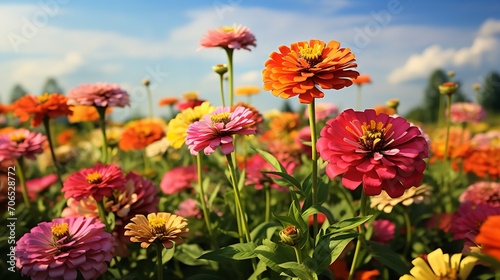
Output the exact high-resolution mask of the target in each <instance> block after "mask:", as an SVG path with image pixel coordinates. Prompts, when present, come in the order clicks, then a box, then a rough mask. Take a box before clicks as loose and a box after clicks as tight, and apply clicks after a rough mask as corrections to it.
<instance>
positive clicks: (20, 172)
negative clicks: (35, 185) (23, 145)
mask: <svg viewBox="0 0 500 280" xmlns="http://www.w3.org/2000/svg"><path fill="white" fill-rule="evenodd" d="M17 176H18V177H19V184H20V185H21V191H22V194H23V201H24V204H25V205H26V208H28V209H30V208H31V203H30V199H29V197H28V190H27V188H26V178H25V176H24V158H23V157H19V158H18V159H17Z"/></svg>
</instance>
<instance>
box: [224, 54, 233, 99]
mask: <svg viewBox="0 0 500 280" xmlns="http://www.w3.org/2000/svg"><path fill="white" fill-rule="evenodd" d="M225 50H226V54H227V71H228V73H229V106H231V107H232V106H233V104H234V102H233V98H234V79H233V78H234V77H233V51H234V49H230V48H225Z"/></svg>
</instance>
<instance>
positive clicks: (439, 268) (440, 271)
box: [399, 249, 477, 280]
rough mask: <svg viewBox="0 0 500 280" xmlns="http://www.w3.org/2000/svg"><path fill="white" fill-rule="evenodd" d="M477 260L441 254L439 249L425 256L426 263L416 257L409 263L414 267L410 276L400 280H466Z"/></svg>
mask: <svg viewBox="0 0 500 280" xmlns="http://www.w3.org/2000/svg"><path fill="white" fill-rule="evenodd" d="M476 260H477V258H475V257H473V256H466V257H465V258H463V259H462V254H454V255H452V256H451V258H450V255H448V254H443V251H442V250H441V249H436V250H434V251H433V252H431V253H429V254H428V255H427V261H428V262H426V261H425V260H424V259H422V258H420V257H418V258H416V259H414V260H413V261H412V262H411V263H412V264H413V265H414V267H413V268H412V269H411V270H410V274H411V275H408V274H405V275H403V276H401V278H399V279H400V280H430V279H450V280H466V279H467V277H468V276H469V274H470V273H471V271H472V268H473V267H474V265H475V264H476Z"/></svg>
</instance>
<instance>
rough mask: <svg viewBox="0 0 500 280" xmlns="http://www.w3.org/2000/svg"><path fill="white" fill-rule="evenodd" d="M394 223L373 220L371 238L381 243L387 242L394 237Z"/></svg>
mask: <svg viewBox="0 0 500 280" xmlns="http://www.w3.org/2000/svg"><path fill="white" fill-rule="evenodd" d="M395 231H396V225H395V224H394V223H393V222H391V221H389V220H375V221H373V234H372V238H371V240H373V241H375V242H379V243H382V244H387V243H389V242H390V241H391V240H392V239H394V232H395Z"/></svg>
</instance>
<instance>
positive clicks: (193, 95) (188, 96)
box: [175, 91, 205, 111]
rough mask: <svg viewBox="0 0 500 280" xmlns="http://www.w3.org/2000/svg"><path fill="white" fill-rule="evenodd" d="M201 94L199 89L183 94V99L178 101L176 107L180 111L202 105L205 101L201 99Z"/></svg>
mask: <svg viewBox="0 0 500 280" xmlns="http://www.w3.org/2000/svg"><path fill="white" fill-rule="evenodd" d="M199 95H200V94H199V93H198V92H197V91H189V92H186V93H184V94H183V95H182V100H179V101H177V104H176V105H175V107H176V109H177V110H179V111H183V110H186V109H188V108H194V107H196V106H200V105H201V104H203V102H205V100H203V99H199V98H198V96H199Z"/></svg>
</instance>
